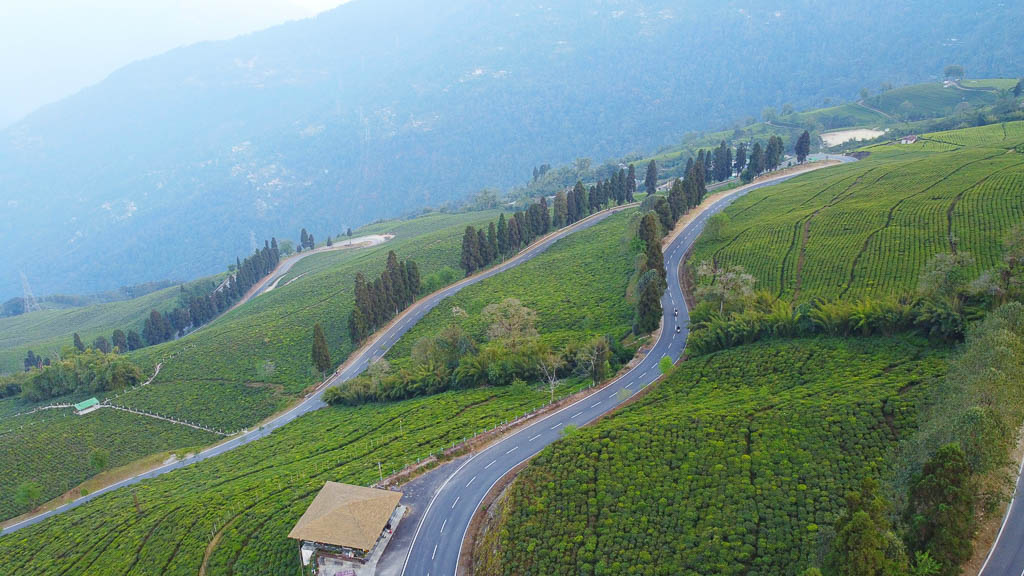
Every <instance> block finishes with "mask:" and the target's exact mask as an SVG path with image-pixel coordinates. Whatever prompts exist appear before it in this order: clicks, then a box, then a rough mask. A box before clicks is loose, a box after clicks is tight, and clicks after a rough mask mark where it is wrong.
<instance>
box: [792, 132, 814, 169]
mask: <svg viewBox="0 0 1024 576" xmlns="http://www.w3.org/2000/svg"><path fill="white" fill-rule="evenodd" d="M794 152H796V161H797V162H799V163H801V164H803V163H804V160H807V156H808V155H810V153H811V134H810V132H808V131H807V130H804V133H803V134H801V135H800V137H799V138H797V140H796V146H795V147H794Z"/></svg>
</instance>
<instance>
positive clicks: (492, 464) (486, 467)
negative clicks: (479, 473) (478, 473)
mask: <svg viewBox="0 0 1024 576" xmlns="http://www.w3.org/2000/svg"><path fill="white" fill-rule="evenodd" d="M495 462H497V460H491V463H490V464H488V465H487V466H484V470H487V469H488V468H490V467H491V466H494V463H495Z"/></svg>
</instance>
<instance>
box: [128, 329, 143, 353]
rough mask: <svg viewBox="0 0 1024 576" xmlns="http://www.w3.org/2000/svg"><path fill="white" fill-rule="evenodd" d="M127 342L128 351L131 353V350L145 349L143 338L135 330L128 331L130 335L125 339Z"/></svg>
mask: <svg viewBox="0 0 1024 576" xmlns="http://www.w3.org/2000/svg"><path fill="white" fill-rule="evenodd" d="M125 341H126V342H127V344H128V348H127V349H128V350H129V351H131V350H138V349H139V348H142V347H143V343H142V337H141V336H139V333H138V332H136V331H135V330H129V331H128V335H127V337H126V338H125Z"/></svg>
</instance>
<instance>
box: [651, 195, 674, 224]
mask: <svg viewBox="0 0 1024 576" xmlns="http://www.w3.org/2000/svg"><path fill="white" fill-rule="evenodd" d="M654 212H655V213H656V214H657V215H658V222H659V223H660V224H661V229H662V230H664V231H665V232H666V233H668V232H669V231H671V230H672V229H673V228H675V224H676V221H675V218H673V217H672V207H671V206H669V203H668V200H666V199H665V197H664V196H659V197H658V198H657V199H656V200H655V201H654Z"/></svg>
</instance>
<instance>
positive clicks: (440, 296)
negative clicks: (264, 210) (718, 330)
mask: <svg viewBox="0 0 1024 576" xmlns="http://www.w3.org/2000/svg"><path fill="white" fill-rule="evenodd" d="M632 206H633V205H625V206H617V207H615V208H610V209H608V210H605V211H603V212H598V213H596V214H593V215H591V216H589V217H587V218H585V219H583V220H580V221H579V222H576V223H575V224H573V225H571V226H567V227H565V228H562V229H561V230H558V231H557V232H554V233H552V234H549V235H548V236H546V237H544V238H543V239H541V240H538V241H537V242H535V243H533V244H532V245H530V246H529V247H528V248H526V249H524V250H523V251H522V252H520V253H519V254H517V255H515V256H513V257H512V258H509V259H508V260H506V261H505V262H503V263H501V264H499V265H497V266H494V267H493V268H490V269H488V270H486V271H484V272H482V273H480V274H477V275H475V276H471V277H469V278H466V279H464V280H461V281H459V282H456V283H455V284H452V285H451V286H449V287H447V288H445V289H444V290H440V291H438V292H435V293H434V294H431V295H430V296H427V297H426V298H424V299H421V300H419V301H417V302H415V303H413V304H412V305H411V306H410V307H409V308H407V309H406V310H405V311H404V312H403V313H402V314H401V315H400V316H399V317H398V320H397V321H395V322H393V323H392V324H391V325H389V326H388V327H387V328H386V329H385V330H383V331H382V332H380V333H379V334H378V335H377V336H376V338H375V339H374V340H373V341H372V343H371V344H369V345H367V346H364V347H363V348H361V349H360V350H358V351H357V352H355V353H353V355H352V356H350V357H349V360H347V361H346V363H345V364H344V365H342V368H341V369H340V370H339V371H338V372H336V373H335V374H334V375H333V376H331V377H330V378H329V379H328V380H327V381H326V382H325V383H324V384H322V385H321V386H320V387H319V388H317V390H316V391H315V392H313V393H312V394H310V395H309V396H308V397H306V398H305V399H303V400H302V402H300V403H299V404H297V405H296V406H294V407H293V408H291V409H290V410H288V411H287V412H284V413H282V414H280V415H278V416H275V417H273V418H272V419H271V420H269V421H267V422H265V423H264V424H263V425H262V426H260V427H259V428H258V429H255V430H249V431H246V432H243V433H242V434H240V435H238V436H235V437H233V438H231V439H230V440H227V441H225V442H222V443H220V444H217V445H215V446H212V447H210V448H207V449H206V450H203V451H202V452H199V453H198V454H195V455H193V456H191V457H189V458H185V459H183V460H178V461H176V462H173V463H170V464H165V465H163V466H160V467H158V468H154V469H152V470H150V471H148V472H145V473H143V474H139V475H138V476H133V477H131V478H127V479H125V480H122V481H120V482H117V483H116V484H111V485H110V486H106V487H104V488H101V489H99V490H97V491H95V492H93V493H91V494H88V495H86V496H82V497H81V498H78V499H77V500H73V501H71V502H68V503H67V504H64V505H62V506H59V507H57V508H54V509H53V510H50V511H47V512H44V513H42V514H38V515H36V516H33V517H31V518H28V519H25V520H22V521H21V522H18V523H17V524H12V525H11V526H9V527H7V528H4V529H3V530H2V531H0V535H6V534H10V533H12V532H15V531H17V530H20V529H21V528H24V527H26V526H31V525H33V524H37V523H39V522H42V521H43V520H45V519H47V518H49V517H51V516H55V515H57V514H61V513H63V512H67V511H68V510H71V509H72V508H77V507H78V506H81V505H82V504H85V503H86V502H89V501H90V500H93V499H94V498H97V497H99V496H102V495H103V494H106V493H108V492H112V491H114V490H117V489H118V488H123V487H125V486H130V485H132V484H138V483H139V482H141V481H143V480H146V479H149V478H155V477H157V476H160V475H162V474H166V473H168V472H170V471H172V470H177V469H178V468H182V467H184V466H188V465H190V464H193V463H195V462H199V461H201V460H206V459H207V458H213V457H214V456H218V455H220V454H224V453H225V452H228V451H231V450H234V449H235V448H238V447H239V446H242V445H244V444H248V443H250V442H252V441H254V440H258V439H260V438H263V437H264V436H267V435H269V434H270V433H271V432H273V431H274V430H276V429H278V428H280V427H281V426H284V425H285V424H287V423H289V422H291V421H292V420H295V419H296V418H298V417H299V416H302V415H303V414H307V413H309V412H312V411H314V410H319V409H320V408H323V407H324V406H326V404H325V403H324V401H323V399H322V397H323V393H324V390H326V389H327V388H330V387H331V386H336V385H338V384H341V383H343V382H345V381H347V380H350V379H352V378H354V377H356V376H358V375H359V374H360V373H361V372H362V371H363V370H365V369H366V367H367V366H369V364H370V363H371V362H372V361H373V360H376V359H377V358H380V357H381V356H383V355H384V354H385V353H387V351H388V350H389V349H391V346H393V345H394V344H395V342H397V341H398V339H399V338H401V337H402V335H403V334H405V333H406V332H407V331H408V330H409V329H410V328H412V327H413V325H415V324H416V323H417V322H419V320H420V319H421V318H423V317H424V316H425V315H426V314H427V312H430V310H432V309H433V308H434V307H435V306H437V305H438V303H440V302H441V301H442V300H444V299H445V298H447V297H449V296H451V295H452V294H455V293H456V292H458V291H459V290H462V289H463V288H465V287H466V286H470V285H473V284H476V283H477V282H480V281H481V280H484V279H486V278H490V277H491V276H494V275H495V274H500V273H502V272H504V271H505V270H508V269H509V268H513V267H515V266H518V265H520V264H522V263H523V262H528V261H530V260H532V259H534V258H536V257H537V256H538V255H539V254H541V253H543V252H544V251H545V250H547V249H548V248H550V247H551V245H552V244H554V243H555V242H557V241H559V240H561V239H562V238H565V237H566V236H568V235H570V234H573V233H575V232H579V231H580V230H586V229H587V228H590V227H591V226H594V225H595V224H597V223H598V222H600V221H602V220H604V219H605V218H607V217H608V216H611V215H612V214H614V213H616V212H621V211H622V210H626V209H628V208H630V207H632ZM298 260H299V259H295V260H294V261H292V262H291V263H290V264H289V265H288V267H287V268H285V269H283V270H282V269H279V270H278V271H277V272H275V274H274V275H272V276H271V277H270V278H268V279H267V280H265V281H264V282H263V283H261V285H260V288H258V289H257V290H255V291H254V292H253V294H252V295H251V296H249V298H250V299H251V298H252V297H254V296H256V295H257V294H260V293H261V292H263V290H264V289H265V288H266V286H269V283H270V282H272V281H273V280H274V279H275V278H276V277H280V275H282V274H284V273H285V272H287V270H288V268H290V267H291V265H293V264H295V262H298Z"/></svg>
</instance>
